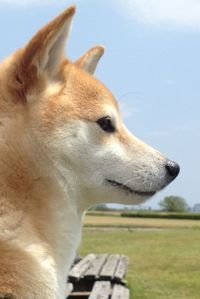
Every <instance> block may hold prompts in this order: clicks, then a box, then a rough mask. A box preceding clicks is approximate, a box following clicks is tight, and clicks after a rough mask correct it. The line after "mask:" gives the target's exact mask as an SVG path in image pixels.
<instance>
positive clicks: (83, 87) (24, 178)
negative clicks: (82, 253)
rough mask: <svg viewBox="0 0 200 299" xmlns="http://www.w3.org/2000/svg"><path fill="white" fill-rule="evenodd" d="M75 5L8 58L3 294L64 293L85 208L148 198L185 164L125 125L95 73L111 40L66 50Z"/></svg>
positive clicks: (0, 223) (1, 149)
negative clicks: (77, 52) (68, 53)
mask: <svg viewBox="0 0 200 299" xmlns="http://www.w3.org/2000/svg"><path fill="white" fill-rule="evenodd" d="M74 14H75V7H70V8H69V9H68V10H66V11H65V12H64V13H63V14H61V15H60V16H59V17H57V18H56V19H55V20H54V21H52V22H51V23H49V24H48V25H47V26H46V27H44V28H43V29H41V30H40V31H39V32H38V33H37V34H36V35H35V36H34V37H33V39H32V40H31V41H30V42H29V43H28V44H27V46H26V47H24V48H23V49H20V50H18V51H17V52H16V53H15V54H14V55H12V56H11V57H9V58H8V59H6V60H5V61H4V62H3V63H2V64H1V65H0V142H1V146H0V215H1V217H0V298H9V299H13V298H14V299H36V298H37V299H63V298H65V286H66V277H67V274H68V271H69V268H70V265H71V263H72V261H73V258H74V256H75V251H76V249H77V247H78V245H79V241H80V237H81V224H82V215H83V213H84V211H85V210H86V209H87V208H88V207H90V206H92V205H95V204H98V203H104V202H106V201H109V202H113V203H123V204H138V203H142V202H144V201H146V200H147V199H148V198H149V197H151V196H152V195H154V194H155V193H156V192H157V191H159V190H161V189H162V188H164V187H165V186H166V185H168V184H169V183H170V182H171V181H172V180H174V179H175V177H176V176H177V175H178V173H179V166H178V164H176V163H175V162H172V161H170V160H168V159H167V158H165V157H164V156H163V155H162V154H160V153H159V152H158V151H156V150H154V149H153V148H151V147H150V146H148V145H146V144H144V143H143V142H142V141H140V140H138V139H137V138H136V137H134V136H133V135H132V134H131V133H130V132H129V131H128V130H127V128H126V127H125V125H124V124H123V122H122V119H121V116H120V112H119V107H118V104H117V102H116V100H115V98H114V96H113V95H112V94H111V92H110V91H109V90H108V89H107V88H106V87H105V86H104V85H103V84H102V83H100V82H99V81H98V80H96V79H95V78H94V77H93V73H94V71H95V69H96V66H97V64H98V61H99V59H100V58H101V56H102V55H103V53H104V48H103V47H101V46H96V47H94V48H93V49H91V50H89V51H88V52H87V53H86V54H85V55H83V56H82V57H81V58H80V59H79V60H77V61H76V62H75V63H72V62H71V61H70V60H68V59H66V58H65V55H64V54H65V44H66V40H67V38H68V35H69V32H70V26H71V22H72V19H73V16H74Z"/></svg>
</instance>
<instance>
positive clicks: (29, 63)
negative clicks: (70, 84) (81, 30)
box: [17, 6, 76, 93]
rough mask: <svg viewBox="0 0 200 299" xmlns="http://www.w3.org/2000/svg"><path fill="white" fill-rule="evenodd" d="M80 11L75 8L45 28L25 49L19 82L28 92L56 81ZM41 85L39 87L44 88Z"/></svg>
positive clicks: (21, 61) (71, 8)
mask: <svg viewBox="0 0 200 299" xmlns="http://www.w3.org/2000/svg"><path fill="white" fill-rule="evenodd" d="M75 11H76V8H75V6H72V7H70V8H68V9H67V10H66V11H64V12H63V13H62V14H61V15H60V16H58V17H57V18H56V19H54V20H53V21H52V22H50V23H49V24H48V25H46V26H45V27H44V28H42V29H41V30H40V31H39V32H38V33H37V34H36V35H35V36H34V37H33V38H32V39H31V41H30V42H29V43H28V45H27V46H26V47H25V48H24V49H23V50H22V53H21V59H20V62H19V63H18V68H17V81H18V83H20V84H21V85H23V92H24V93H27V92H29V91H30V89H31V88H33V86H34V84H36V83H38V84H39V85H42V82H43V81H44V80H45V79H52V78H54V77H55V76H56V75H57V74H58V72H59V69H60V66H61V65H62V63H63V62H64V61H65V45H66V42H67V39H68V36H69V33H70V28H71V23H72V20H73V16H74V14H75ZM39 85H38V88H39V89H40V87H39Z"/></svg>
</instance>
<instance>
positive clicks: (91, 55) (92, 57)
mask: <svg viewBox="0 0 200 299" xmlns="http://www.w3.org/2000/svg"><path fill="white" fill-rule="evenodd" d="M104 52H105V48H104V47H102V46H96V47H94V48H92V49H90V50H89V51H88V52H86V53H85V54H84V55H83V56H82V57H81V58H80V59H79V60H77V61H76V62H75V64H76V65H77V66H79V67H80V68H82V69H84V70H85V71H86V72H88V73H90V74H91V75H93V74H94V72H95V70H96V67H97V64H98V62H99V60H100V58H101V57H102V56H103V54H104Z"/></svg>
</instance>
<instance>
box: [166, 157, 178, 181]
mask: <svg viewBox="0 0 200 299" xmlns="http://www.w3.org/2000/svg"><path fill="white" fill-rule="evenodd" d="M165 168H166V170H167V172H168V174H169V175H170V176H171V177H173V178H174V179H175V178H176V177H177V175H178V174H179V172H180V166H179V165H178V163H176V162H173V161H168V162H167V164H166V165H165Z"/></svg>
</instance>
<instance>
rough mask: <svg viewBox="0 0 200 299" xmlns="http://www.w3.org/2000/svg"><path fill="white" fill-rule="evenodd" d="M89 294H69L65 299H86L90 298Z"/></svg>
mask: <svg viewBox="0 0 200 299" xmlns="http://www.w3.org/2000/svg"><path fill="white" fill-rule="evenodd" d="M90 294H91V292H73V293H71V294H70V296H69V297H67V299H73V298H77V297H78V298H79V297H80V299H83V298H88V296H90Z"/></svg>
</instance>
